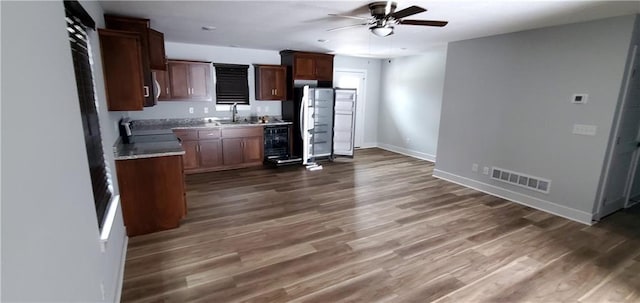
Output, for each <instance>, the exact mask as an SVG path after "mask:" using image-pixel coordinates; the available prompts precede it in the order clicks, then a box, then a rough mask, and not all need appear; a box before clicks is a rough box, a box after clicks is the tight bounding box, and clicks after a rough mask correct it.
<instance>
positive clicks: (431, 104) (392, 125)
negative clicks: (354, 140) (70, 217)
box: [378, 46, 447, 161]
mask: <svg viewBox="0 0 640 303" xmlns="http://www.w3.org/2000/svg"><path fill="white" fill-rule="evenodd" d="M446 57H447V48H446V46H443V47H436V48H433V49H431V50H428V51H426V52H424V53H423V54H421V55H417V56H408V57H400V58H393V59H388V60H383V61H382V77H381V86H382V97H381V98H380V109H379V115H378V146H380V147H382V148H385V149H389V150H393V151H396V152H400V153H405V154H408V155H412V156H416V157H419V158H423V159H427V160H430V161H435V157H436V149H437V143H438V127H439V124H440V108H441V105H442V90H443V86H444V73H445V63H446Z"/></svg>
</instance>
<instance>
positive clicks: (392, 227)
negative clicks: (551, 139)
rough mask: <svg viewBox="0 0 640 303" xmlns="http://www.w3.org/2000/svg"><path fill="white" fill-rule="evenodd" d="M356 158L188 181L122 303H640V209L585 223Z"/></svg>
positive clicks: (137, 251) (135, 264) (393, 162)
mask: <svg viewBox="0 0 640 303" xmlns="http://www.w3.org/2000/svg"><path fill="white" fill-rule="evenodd" d="M432 170H433V165H432V164H431V163H428V162H425V161H420V160H417V159H413V158H410V157H406V156H402V155H398V154H394V153H391V152H387V151H383V150H380V149H368V150H361V151H358V152H357V154H356V158H355V160H353V161H351V160H348V161H341V162H336V163H326V164H324V170H322V171H313V172H309V171H305V170H304V169H303V168H300V167H295V168H294V167H290V168H279V169H277V170H269V169H248V170H238V171H229V172H216V173H208V174H200V175H192V176H189V177H188V179H187V189H188V192H187V200H188V206H189V214H188V215H187V217H186V219H185V220H184V221H183V224H182V226H181V227H180V228H178V229H174V230H170V231H165V232H160V233H155V234H150V235H145V236H138V237H135V238H131V239H130V241H129V248H128V252H127V260H126V268H125V274H124V275H125V280H124V288H123V293H122V301H123V302H163V301H164V302H431V301H437V302H608V301H612V302H620V301H626V302H639V301H640V215H639V214H638V213H634V212H619V213H616V214H614V215H613V216H611V217H609V218H606V219H605V220H604V221H603V222H602V223H600V224H597V225H595V226H592V227H587V226H585V225H582V224H579V223H575V222H572V221H569V220H566V219H563V218H560V217H556V216H553V215H549V214H547V213H544V212H541V211H537V210H534V209H532V208H528V207H525V206H521V205H519V204H516V203H512V202H508V201H505V200H502V199H499V198H495V197H492V196H489V195H486V194H483V193H480V192H477V191H474V190H470V189H466V188H464V187H462V186H459V185H456V184H452V183H449V182H446V181H442V180H439V179H436V178H433V177H432V176H431V173H432Z"/></svg>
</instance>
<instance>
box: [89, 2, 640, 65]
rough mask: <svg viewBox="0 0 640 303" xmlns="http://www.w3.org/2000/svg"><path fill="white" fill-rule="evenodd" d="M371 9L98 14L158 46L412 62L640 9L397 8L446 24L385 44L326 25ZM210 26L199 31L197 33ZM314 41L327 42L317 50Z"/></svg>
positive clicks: (358, 31)
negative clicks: (138, 28) (454, 44)
mask: <svg viewBox="0 0 640 303" xmlns="http://www.w3.org/2000/svg"><path fill="white" fill-rule="evenodd" d="M369 2H371V1H308V0H307V1H104V2H102V3H101V4H102V7H103V8H104V10H105V12H106V13H112V14H119V15H126V16H135V17H141V18H149V19H151V25H152V27H153V28H154V29H156V30H159V31H161V32H163V33H164V35H165V40H166V41H174V42H186V43H197V44H210V45H218V46H234V47H242V48H255V49H266V50H283V49H294V50H304V51H317V52H327V53H336V54H345V55H352V56H365V57H380V58H388V57H397V56H406V55H411V54H416V53H420V52H423V51H425V50H428V49H429V48H431V47H434V46H438V45H443V44H446V43H447V42H451V41H458V40H464V39H470V38H477V37H484V36H490V35H496V34H502V33H509V32H516V31H521V30H526V29H532V28H540V27H546V26H552V25H559V24H567V23H575V22H581V21H587V20H594V19H600V18H606V17H612V16H620V15H627V14H637V13H640V1H506V0H502V1H497V0H494V1H403V0H400V1H397V2H398V8H397V10H400V9H403V8H405V7H408V6H411V5H418V6H421V7H424V8H426V9H427V10H428V11H427V12H424V13H420V14H417V15H414V16H411V17H409V18H407V19H431V20H448V21H449V25H447V26H446V27H444V28H433V27H421V26H411V25H400V26H396V30H395V34H394V35H391V36H389V37H383V38H381V37H377V36H374V35H372V34H371V33H370V32H369V31H368V30H367V28H366V27H364V26H363V27H359V28H352V29H346V30H341V31H332V32H327V31H326V30H327V29H330V28H335V27H339V26H344V25H350V24H356V23H359V22H358V20H350V19H343V18H336V17H330V16H328V15H327V14H331V13H334V14H348V15H356V16H363V17H368V16H369V11H368V9H367V4H368V3H369ZM205 25H210V26H215V27H216V30H214V31H203V30H202V29H201V28H202V26H205ZM318 39H326V40H329V41H327V42H325V43H320V42H318Z"/></svg>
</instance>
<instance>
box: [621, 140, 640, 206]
mask: <svg viewBox="0 0 640 303" xmlns="http://www.w3.org/2000/svg"><path fill="white" fill-rule="evenodd" d="M638 132H640V130H638ZM632 157H633V160H631V170H630V171H629V176H628V177H627V185H626V191H625V193H624V196H625V202H624V208H629V207H631V206H634V205H636V204H638V203H640V202H635V203H633V204H631V203H630V202H631V198H633V197H631V190H633V183H634V182H635V176H636V172H637V170H638V165H639V164H640V163H639V162H640V148H637V149H636V151H635V152H633V156H632Z"/></svg>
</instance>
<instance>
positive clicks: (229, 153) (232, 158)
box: [222, 138, 244, 165]
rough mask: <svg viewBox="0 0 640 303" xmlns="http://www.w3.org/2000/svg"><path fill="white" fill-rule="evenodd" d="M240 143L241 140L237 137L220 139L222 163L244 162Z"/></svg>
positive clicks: (234, 163) (235, 163)
mask: <svg viewBox="0 0 640 303" xmlns="http://www.w3.org/2000/svg"><path fill="white" fill-rule="evenodd" d="M242 143H243V140H242V139H238V138H230V139H222V154H223V159H224V165H237V164H242V163H243V162H244V157H243V155H242V151H243V148H242Z"/></svg>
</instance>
